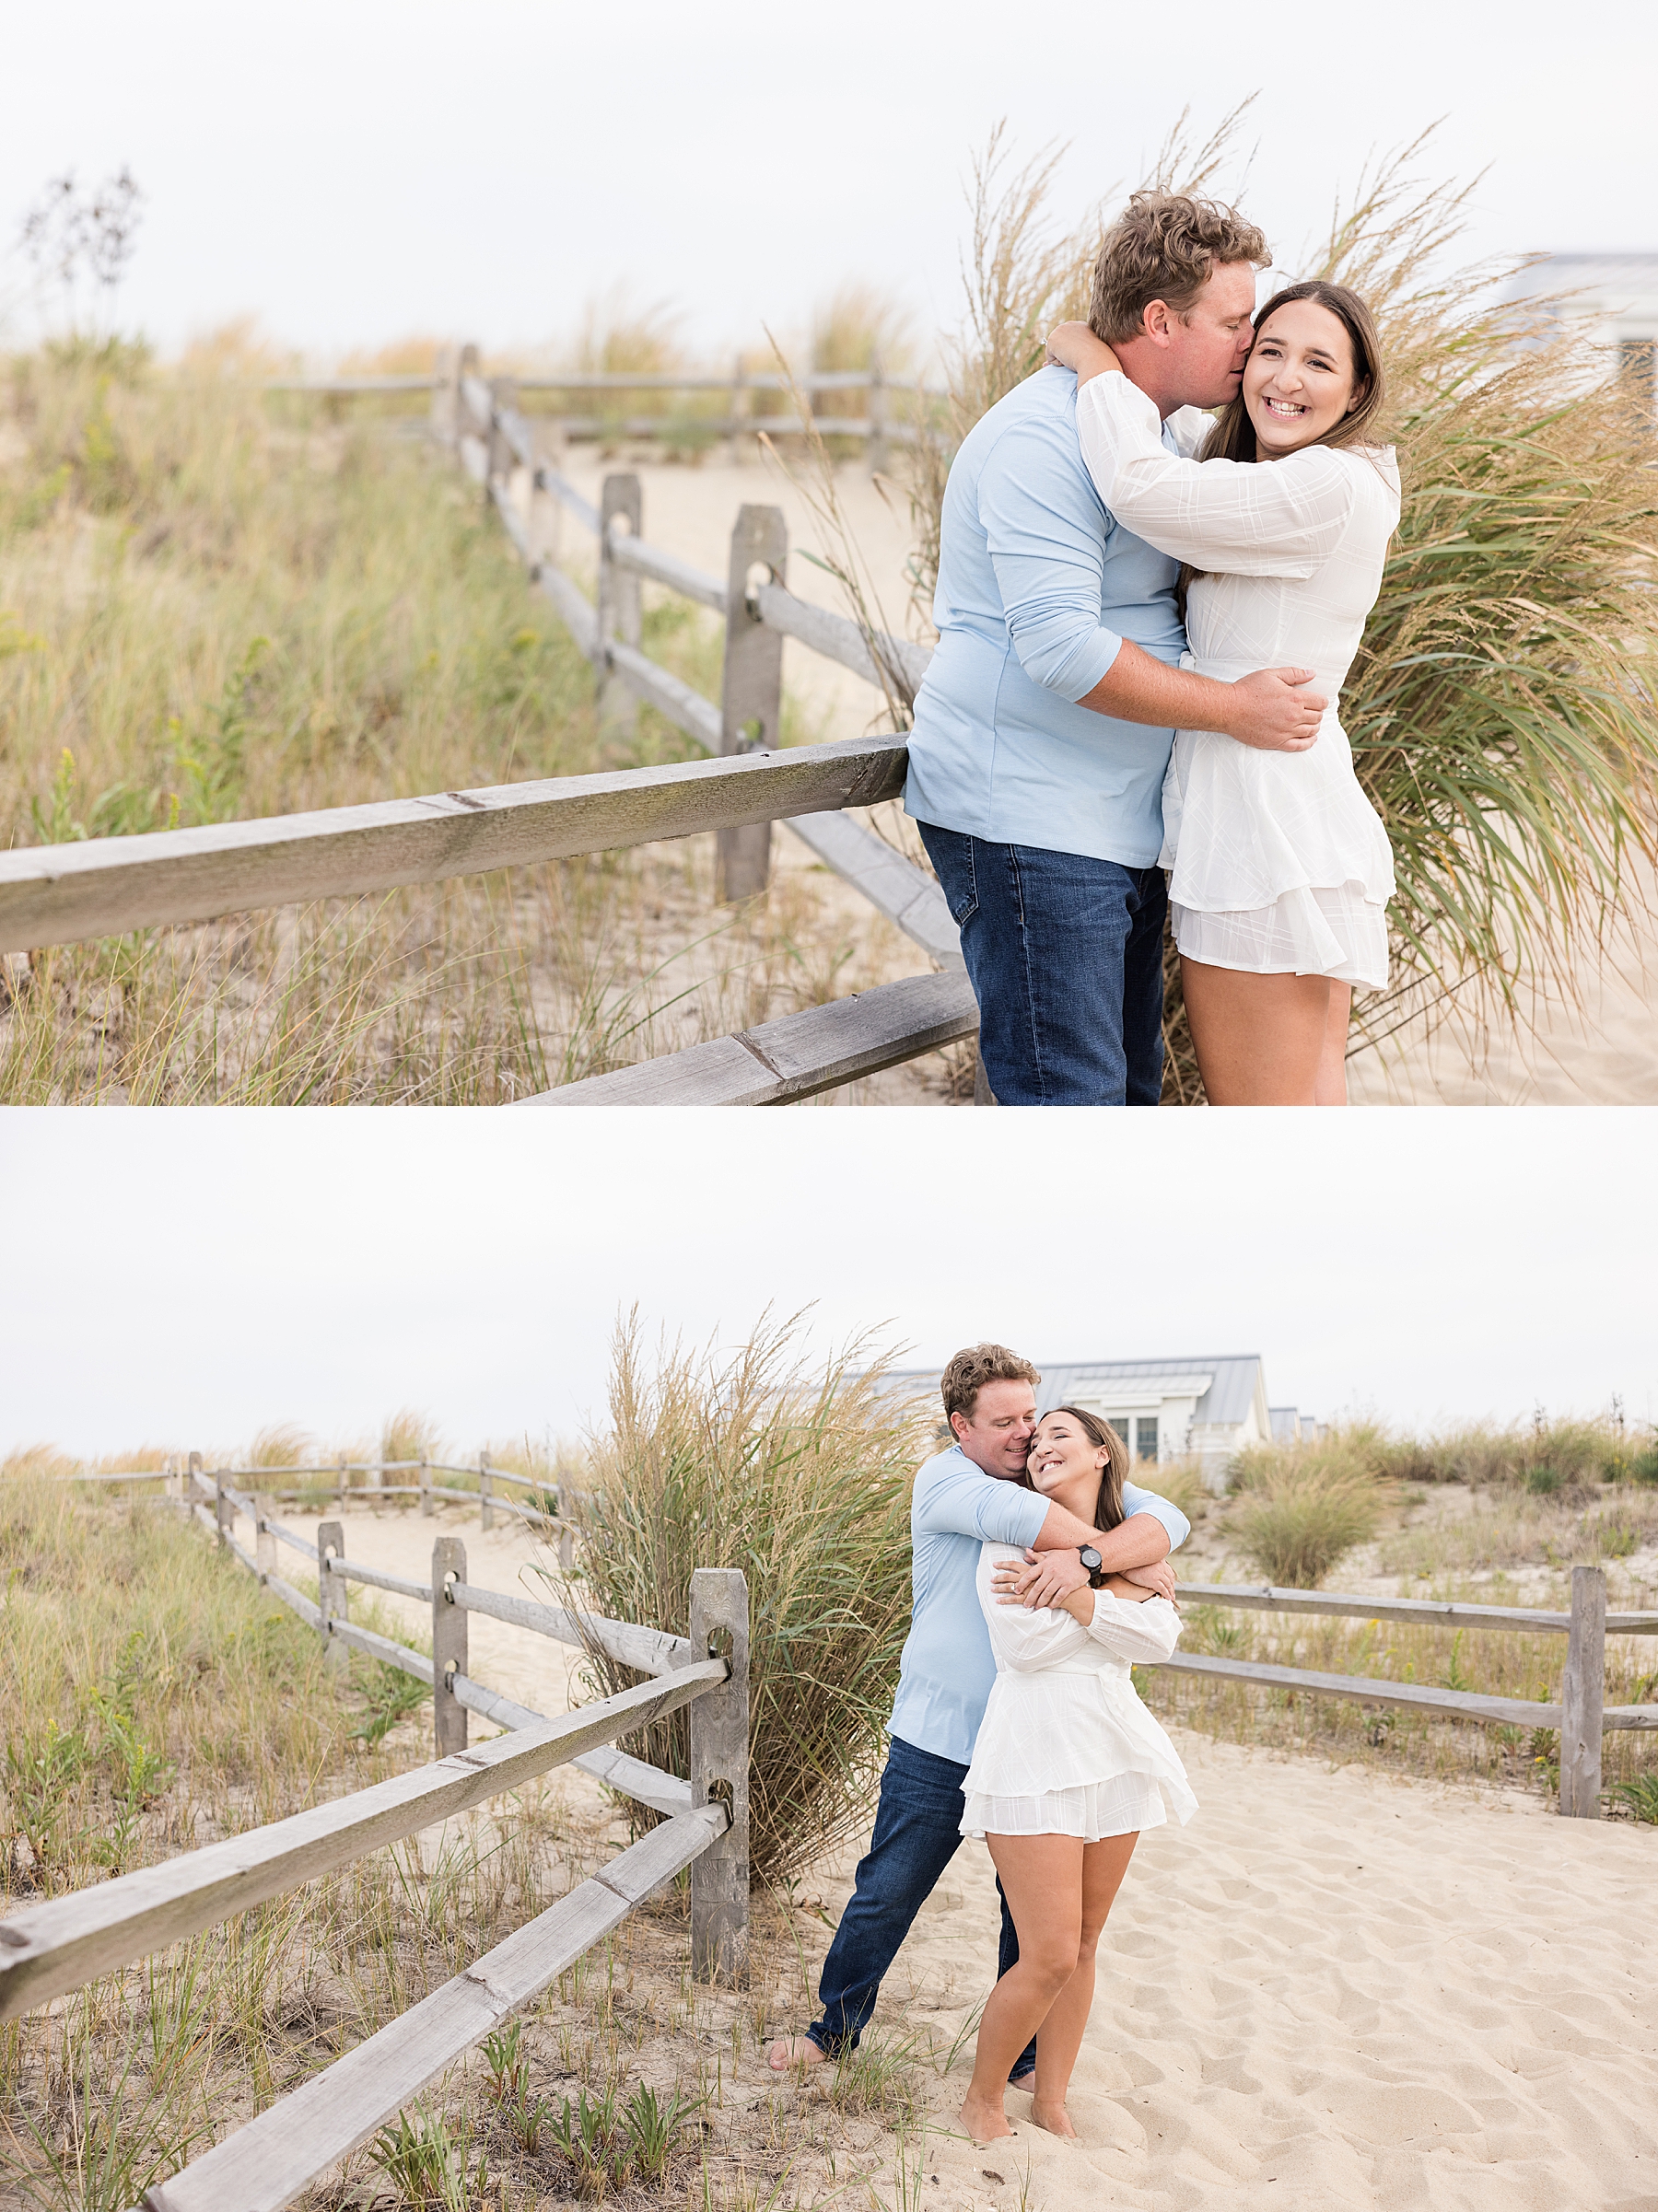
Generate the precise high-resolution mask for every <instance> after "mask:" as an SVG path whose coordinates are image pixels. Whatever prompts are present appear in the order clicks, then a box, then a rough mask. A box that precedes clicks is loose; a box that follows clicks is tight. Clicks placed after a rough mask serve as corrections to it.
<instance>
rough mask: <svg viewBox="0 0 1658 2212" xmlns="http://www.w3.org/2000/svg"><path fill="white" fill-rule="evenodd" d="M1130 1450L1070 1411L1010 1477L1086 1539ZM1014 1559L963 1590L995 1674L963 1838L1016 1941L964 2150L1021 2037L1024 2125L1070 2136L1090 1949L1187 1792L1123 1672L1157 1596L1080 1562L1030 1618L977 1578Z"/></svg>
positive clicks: (985, 2036) (1153, 1614) (976, 2070)
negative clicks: (1148, 1835)
mask: <svg viewBox="0 0 1658 2212" xmlns="http://www.w3.org/2000/svg"><path fill="white" fill-rule="evenodd" d="M1127 1472H1128V1455H1127V1451H1126V1450H1125V1449H1124V1446H1123V1441H1122V1438H1120V1437H1119V1436H1118V1435H1117V1434H1116V1431H1115V1429H1114V1428H1112V1427H1111V1426H1109V1425H1108V1424H1107V1423H1105V1422H1103V1421H1101V1420H1099V1419H1098V1418H1097V1416H1096V1415H1092V1414H1090V1413H1086V1412H1084V1411H1083V1410H1082V1409H1081V1408H1080V1406H1074V1405H1062V1406H1057V1407H1056V1408H1055V1409H1054V1411H1053V1412H1051V1413H1048V1414H1045V1415H1043V1418H1042V1420H1041V1421H1040V1422H1039V1423H1038V1424H1037V1426H1036V1433H1035V1435H1034V1436H1033V1438H1032V1440H1031V1453H1030V1459H1029V1461H1028V1462H1027V1465H1026V1471H1025V1473H1024V1475H1023V1477H1022V1482H1023V1484H1024V1486H1025V1487H1026V1488H1027V1489H1031V1490H1035V1491H1038V1492H1039V1493H1040V1494H1041V1495H1042V1496H1044V1497H1046V1498H1049V1499H1052V1500H1056V1501H1057V1503H1058V1504H1060V1505H1061V1506H1063V1507H1064V1508H1065V1509H1066V1511H1067V1512H1069V1513H1074V1514H1075V1515H1076V1516H1077V1518H1078V1519H1080V1520H1085V1521H1088V1522H1090V1523H1091V1524H1092V1526H1093V1527H1094V1528H1096V1529H1114V1528H1115V1527H1117V1526H1118V1524H1119V1523H1120V1522H1121V1520H1122V1519H1123V1481H1124V1477H1125V1476H1126V1475H1127ZM1023 1556H1024V1554H1022V1552H1020V1551H1018V1550H1017V1549H1016V1548H1015V1547H1013V1546H1011V1545H1009V1544H1003V1543H987V1544H986V1545H985V1546H984V1547H983V1549H982V1551H981V1552H980V1554H979V1566H978V1593H979V1603H980V1604H981V1606H982V1607H983V1608H984V1612H985V1618H986V1620H987V1623H988V1624H989V1629H990V1645H991V1648H992V1650H993V1651H994V1652H995V1654H996V1681H995V1682H994V1684H993V1685H992V1687H991V1691H990V1698H989V1702H988V1704H987V1706H986V1708H985V1717H984V1720H983V1723H982V1724H981V1726H980V1728H979V1732H978V1736H977V1739H976V1740H975V1744H974V1748H973V1764H972V1765H971V1766H970V1767H969V1768H968V1770H967V1775H966V1779H965V1780H964V1781H963V1785H962V1794H963V1803H964V1808H965V1809H964V1810H963V1817H962V1833H963V1835H973V1836H983V1837H984V1839H985V1842H986V1844H987V1845H988V1847H989V1852H990V1856H991V1857H992V1859H993V1860H994V1861H995V1863H996V1871H997V1874H998V1878H999V1879H1000V1881H1001V1885H1002V1891H1003V1893H1004V1894H1005V1896H1006V1898H1007V1900H1008V1910H1009V1911H1010V1913H1011V1914H1012V1915H1013V1925H1014V1927H1015V1928H1016V1929H1017V1930H1018V1933H1019V1960H1018V1963H1017V1964H1016V1965H1014V1966H1011V1967H1010V1968H1009V1970H1008V1972H1007V1973H1005V1974H1003V1976H1002V1977H1001V1979H1000V1981H998V1983H997V1985H996V1987H995V1989H994V1990H993V1991H992V1992H991V1995H990V1998H989V2001H988V2003H987V2005H986V2007H985V2014H984V2018H983V2020H981V2021H980V2023H979V2032H978V2047H977V2050H976V2052H975V2056H974V2066H973V2083H972V2086H971V2088H970V2089H969V2090H968V2091H967V2098H966V2101H965V2103H964V2104H963V2107H962V2115H961V2116H962V2124H963V2126H964V2127H965V2128H966V2130H967V2132H968V2134H969V2135H970V2136H972V2137H973V2139H974V2140H975V2142H978V2143H986V2142H990V2141H993V2140H994V2139H995V2138H996V2137H997V2136H1005V2135H1007V2134H1009V2133H1010V2129H1009V2126H1008V2122H1007V2117H1006V2114H1005V2113H1004V2111H1003V2092H1004V2090H1005V2089H1006V2085H1007V2080H1008V2075H1009V2071H1010V2068H1011V2066H1012V2065H1013V2062H1014V2060H1015V2059H1016V2058H1017V2057H1018V2055H1019V2054H1020V2053H1021V2052H1022V2050H1023V2049H1024V2047H1025V2045H1026V2043H1028V2042H1029V2040H1030V2038H1031V2036H1032V2035H1033V2034H1034V2035H1035V2037H1036V2078H1035V2085H1034V2090H1033V2099H1032V2106H1031V2117H1032V2118H1033V2121H1034V2122H1035V2123H1036V2125H1038V2126H1039V2127H1045V2128H1047V2129H1049V2130H1050V2131H1051V2132H1052V2133H1053V2134H1055V2135H1059V2136H1074V2135H1075V2134H1076V2132H1077V2131H1076V2129H1075V2128H1074V2127H1073V2126H1072V2125H1071V2123H1070V2119H1069V2116H1068V2113H1067V2112H1066V2104H1065V2100H1066V2090H1067V2089H1068V2086H1069V2083H1070V2077H1071V2069H1072V2067H1073V2066H1075V2065H1076V2062H1077V2053H1078V2051H1079V2050H1080V2047H1081V2043H1082V2031H1083V2029H1084V2027H1085V2026H1086V2025H1087V2022H1088V2008H1089V2006H1090V2005H1091V2004H1092V2001H1093V1987H1094V1952H1095V1950H1096V1947H1097V1946H1098V1943H1099V1939H1100V1931H1101V1929H1102V1928H1103V1927H1104V1925H1105V1916H1106V1915H1107V1913H1109V1911H1110V1910H1111V1904H1112V1900H1113V1899H1114V1898H1115V1895H1116V1892H1117V1890H1118V1887H1119V1886H1120V1884H1121V1882H1122V1880H1123V1876H1124V1875H1125V1874H1126V1873H1127V1869H1128V1860H1129V1857H1130V1855H1131V1854H1132V1852H1133V1850H1134V1846H1135V1844H1136V1842H1137V1841H1138V1837H1139V1834H1140V1832H1141V1831H1142V1830H1143V1829H1146V1828H1155V1827H1158V1826H1160V1825H1161V1824H1162V1822H1163V1820H1164V1819H1165V1817H1166V1816H1165V1814H1164V1811H1163V1803H1162V1794H1161V1793H1162V1791H1165V1790H1166V1791H1167V1793H1168V1795H1169V1797H1170V1799H1172V1801H1173V1805H1174V1809H1175V1810H1176V1812H1177V1813H1178V1814H1179V1817H1180V1819H1181V1820H1182V1821H1183V1822H1185V1821H1186V1820H1189V1819H1190V1817H1191V1815H1192V1813H1193V1811H1194V1810H1195V1809H1196V1802H1197V1801H1196V1799H1194V1798H1193V1796H1192V1792H1191V1789H1190V1787H1189V1786H1188V1784H1187V1782H1186V1777H1185V1768H1184V1767H1183V1766H1182V1765H1181V1764H1180V1760H1179V1757H1178V1755H1177V1754H1176V1752H1175V1750H1174V1747H1173V1744H1172V1743H1171V1742H1170V1741H1169V1739H1168V1737H1167V1736H1166V1735H1164V1733H1163V1731H1162V1729H1161V1728H1160V1727H1159V1726H1158V1724H1157V1722H1156V1721H1155V1720H1154V1719H1153V1718H1152V1717H1151V1716H1150V1713H1149V1712H1148V1711H1147V1710H1146V1708H1145V1706H1143V1705H1142V1704H1141V1702H1140V1700H1139V1696H1138V1694H1137V1692H1136V1690H1135V1687H1134V1683H1133V1681H1132V1679H1131V1676H1130V1668H1131V1665H1132V1663H1133V1662H1134V1661H1135V1660H1137V1659H1138V1660H1142V1661H1143V1660H1156V1659H1167V1658H1168V1657H1169V1655H1170V1654H1171V1653H1172V1652H1173V1648H1174V1646H1175V1643H1176V1641H1177V1639H1178V1637H1179V1635H1180V1621H1179V1617H1178V1615H1177V1614H1176V1612H1175V1611H1174V1608H1173V1605H1171V1604H1170V1602H1169V1601H1168V1600H1167V1599H1166V1598H1154V1597H1152V1596H1151V1595H1150V1592H1149V1591H1147V1590H1145V1589H1142V1588H1140V1586H1139V1585H1138V1583H1133V1582H1127V1581H1125V1580H1124V1579H1123V1578H1121V1577H1120V1576H1116V1575H1105V1574H1103V1572H1102V1571H1101V1568H1100V1555H1099V1554H1098V1552H1094V1553H1093V1554H1092V1558H1091V1555H1090V1554H1089V1552H1088V1551H1087V1550H1084V1552H1083V1554H1082V1559H1083V1565H1084V1566H1090V1567H1091V1569H1092V1575H1093V1579H1094V1587H1092V1588H1091V1589H1080V1590H1078V1591H1076V1592H1075V1593H1074V1595H1072V1596H1071V1597H1069V1598H1068V1599H1066V1600H1065V1601H1064V1604H1063V1606H1062V1607H1060V1608H1053V1609H1048V1608H1042V1609H1039V1610H1037V1611H1034V1612H1032V1611H1027V1610H1026V1609H1025V1608H1024V1607H1023V1606H1022V1605H1021V1604H1020V1603H1019V1601H1018V1600H1017V1599H1011V1600H1010V1599H1001V1600H998V1598H997V1596H996V1593H995V1589H994V1587H993V1584H992V1580H991V1578H992V1576H993V1574H994V1572H995V1570H996V1568H997V1567H998V1566H1001V1565H1002V1564H1004V1563H1005V1562H1007V1561H1010V1560H1022V1558H1023Z"/></svg>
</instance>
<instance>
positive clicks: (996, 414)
mask: <svg viewBox="0 0 1658 2212" xmlns="http://www.w3.org/2000/svg"><path fill="white" fill-rule="evenodd" d="M1164 437H1165V442H1166V443H1168V444H1169V446H1170V448H1171V450H1173V449H1175V448H1174V441H1173V434H1172V433H1170V432H1167V431H1165V433H1164ZM1178 576H1179V566H1178V564H1177V563H1175V562H1174V561H1172V560H1170V559H1169V558H1168V557H1167V556H1166V555H1165V554H1163V553H1157V552H1155V551H1154V550H1153V549H1152V548H1151V547H1150V545H1148V544H1147V543H1146V541H1145V540H1144V539H1143V538H1137V537H1136V536H1135V535H1134V532H1133V531H1132V530H1125V529H1124V528H1123V526H1122V525H1121V524H1120V523H1119V522H1118V521H1117V520H1116V519H1115V517H1114V516H1113V515H1111V514H1110V513H1109V512H1108V511H1107V509H1106V508H1105V507H1104V506H1103V505H1102V504H1101V500H1100V495H1099V494H1098V492H1096V491H1095V489H1094V486H1093V480H1092V477H1091V476H1090V475H1089V473H1088V470H1087V468H1086V466H1085V465H1084V463H1083V460H1082V450H1081V447H1080V445H1079V443H1078V439H1077V379H1076V378H1075V376H1074V375H1073V374H1072V373H1071V371H1070V370H1069V369H1068V368H1045V369H1041V370H1039V371H1038V372H1037V374H1036V375H1035V376H1033V377H1027V378H1026V379H1025V381H1024V382H1023V383H1022V384H1021V385H1020V386H1019V387H1018V389H1017V390H1014V391H1010V392H1009V393H1008V395H1007V397H1006V398H1005V399H1002V400H998V402H997V403H996V405H995V406H994V407H992V408H991V409H990V411H989V413H987V414H986V415H985V416H984V417H983V418H982V419H981V420H980V421H979V422H977V423H976V424H975V425H974V427H973V429H972V430H970V431H969V432H968V434H967V436H966V437H965V438H964V439H963V442H962V448H961V451H960V452H959V453H958V454H957V455H956V457H955V460H954V461H953V462H952V465H951V471H950V482H949V483H948V485H947V487H946V489H945V493H944V510H943V516H942V519H941V524H940V552H939V587H938V591H937V593H936V595H935V597H934V600H933V621H934V623H936V625H937V627H938V631H939V644H938V649H937V650H936V652H935V653H934V655H933V658H932V665H931V666H930V667H929V668H928V671H927V677H926V680H925V681H924V682H923V683H922V686H921V690H920V692H919V693H918V694H917V700H916V712H915V727H914V728H913V729H912V730H911V732H910V740H909V778H908V781H907V783H906V785H905V794H904V804H905V811H906V812H907V813H909V814H912V815H914V816H915V817H916V819H917V821H930V822H936V823H937V824H938V825H939V827H940V829H946V830H959V831H962V832H964V833H965V834H967V835H969V836H973V837H982V838H986V839H988V840H990V841H991V842H993V843H995V844H1029V845H1036V846H1039V847H1041V848H1042V849H1043V850H1044V851H1046V852H1057V853H1082V854H1087V855H1089V856H1092V857H1093V858H1094V859H1098V860H1115V861H1118V862H1120V863H1121V864H1122V866H1123V867H1150V866H1151V865H1152V863H1153V862H1154V861H1155V860H1156V858H1157V856H1158V853H1159V851H1160V849H1161V848H1162V783H1163V772H1164V771H1165V769H1166V768H1167V767H1168V764H1169V753H1170V751H1171V749H1172V747H1173V741H1174V733H1173V730H1172V729H1150V728H1147V727H1146V726H1145V725H1144V724H1142V723H1138V722H1118V721H1116V720H1115V719H1114V718H1113V717H1112V716H1107V715H1097V714H1095V713H1093V712H1092V709H1091V708H1089V707H1085V706H1079V705H1078V704H1076V703H1077V701H1078V700H1079V699H1081V698H1083V697H1085V696H1086V694H1087V693H1089V692H1091V691H1092V689H1093V687H1094V685H1095V684H1096V683H1098V682H1099V681H1100V679H1101V678H1102V677H1103V676H1104V675H1105V674H1106V673H1107V672H1108V670H1109V669H1110V668H1111V665H1112V663H1113V662H1114V661H1115V658H1116V657H1117V653H1118V651H1119V649H1120V647H1121V646H1122V642H1123V640H1124V638H1126V637H1127V638H1132V639H1133V641H1134V643H1135V644H1136V645H1138V646H1140V647H1141V648H1142V649H1143V650H1144V651H1145V652H1148V653H1150V655H1151V656H1152V657H1153V658H1155V659H1158V660H1162V661H1164V662H1166V663H1168V664H1170V665H1171V666H1173V664H1174V663H1176V662H1178V660H1179V658H1180V657H1181V655H1182V653H1183V652H1184V651H1185V631H1184V630H1183V629H1182V627H1181V623H1180V617H1179V614H1178V613H1177V611H1176V610H1175V605H1174V586H1175V582H1176V580H1177V578H1178Z"/></svg>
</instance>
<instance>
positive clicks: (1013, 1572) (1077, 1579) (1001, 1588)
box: [990, 1551, 1088, 1612]
mask: <svg viewBox="0 0 1658 2212" xmlns="http://www.w3.org/2000/svg"><path fill="white" fill-rule="evenodd" d="M990 1583H991V1588H992V1589H994V1590H995V1591H996V1602H997V1603H998V1605H1022V1606H1024V1607H1025V1609H1026V1610H1027V1612H1034V1611H1035V1609H1036V1608H1037V1607H1038V1606H1039V1605H1054V1606H1057V1605H1058V1604H1060V1603H1061V1602H1062V1601H1064V1600H1065V1599H1067V1598H1068V1597H1071V1596H1073V1595H1074V1594H1075V1592H1076V1591H1078V1590H1080V1589H1087V1588H1088V1569H1087V1568H1086V1567H1085V1566H1083V1564H1082V1562H1081V1559H1080V1557H1079V1555H1078V1554H1076V1553H1075V1552H1070V1551H1059V1552H1027V1553H1026V1554H1025V1564H1024V1565H1023V1566H1020V1565H1019V1564H1018V1563H1017V1561H1015V1560H1011V1559H1010V1560H1007V1561H1005V1562H1004V1563H1003V1564H1002V1565H1001V1566H998V1567H996V1568H994V1569H992V1571H991V1576H990Z"/></svg>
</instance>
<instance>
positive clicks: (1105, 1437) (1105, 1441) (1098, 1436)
mask: <svg viewBox="0 0 1658 2212" xmlns="http://www.w3.org/2000/svg"><path fill="white" fill-rule="evenodd" d="M1048 1413H1050V1414H1068V1415H1070V1417H1071V1419H1072V1420H1073V1421H1074V1422H1075V1423H1076V1424H1077V1426H1078V1427H1079V1428H1080V1430H1081V1431H1082V1434H1083V1435H1084V1436H1085V1437H1086V1438H1088V1440H1089V1442H1090V1443H1091V1444H1092V1446H1093V1448H1094V1449H1095V1450H1096V1451H1103V1452H1104V1453H1105V1455H1106V1458H1105V1464H1104V1467H1103V1469H1102V1470H1101V1473H1100V1494H1099V1496H1098V1497H1096V1498H1095V1500H1094V1509H1093V1525H1094V1527H1095V1528H1096V1529H1100V1530H1105V1529H1115V1528H1119V1527H1120V1526H1121V1525H1122V1523H1123V1521H1124V1520H1125V1519H1126V1518H1127V1516H1126V1515H1125V1513H1124V1511H1123V1484H1125V1483H1126V1482H1127V1479H1128V1447H1127V1444H1125V1443H1124V1441H1123V1439H1122V1438H1121V1437H1119V1436H1118V1434H1117V1432H1116V1430H1115V1428H1113V1427H1112V1426H1111V1424H1110V1422H1109V1421H1102V1420H1101V1418H1100V1416H1099V1415H1098V1414H1089V1413H1084V1412H1083V1410H1082V1408H1081V1407H1080V1405H1050V1406H1049V1407H1048ZM1044 1418H1046V1415H1044ZM1019 1486H1020V1488H1021V1489H1022V1490H1034V1489H1035V1488H1036V1485H1035V1484H1034V1483H1033V1481H1032V1480H1031V1477H1030V1473H1029V1470H1028V1469H1027V1471H1026V1472H1025V1473H1023V1474H1022V1475H1021V1476H1020V1478H1019Z"/></svg>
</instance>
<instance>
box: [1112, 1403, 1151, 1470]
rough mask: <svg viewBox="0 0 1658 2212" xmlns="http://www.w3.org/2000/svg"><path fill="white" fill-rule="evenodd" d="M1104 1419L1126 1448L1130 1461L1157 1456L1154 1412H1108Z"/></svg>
mask: <svg viewBox="0 0 1658 2212" xmlns="http://www.w3.org/2000/svg"><path fill="white" fill-rule="evenodd" d="M1106 1420H1107V1422H1108V1424H1109V1426H1111V1427H1113V1428H1115V1431H1116V1433H1117V1435H1118V1436H1119V1437H1121V1438H1122V1439H1123V1442H1124V1444H1125V1445H1126V1447H1127V1452H1128V1457H1129V1460H1130V1461H1135V1460H1154V1459H1156V1457H1157V1415H1155V1414H1108V1415H1106Z"/></svg>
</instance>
